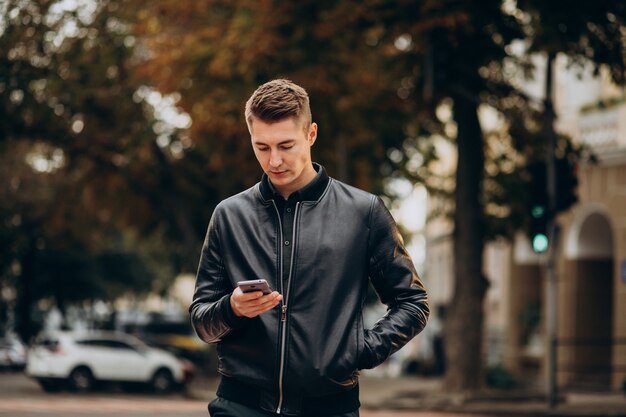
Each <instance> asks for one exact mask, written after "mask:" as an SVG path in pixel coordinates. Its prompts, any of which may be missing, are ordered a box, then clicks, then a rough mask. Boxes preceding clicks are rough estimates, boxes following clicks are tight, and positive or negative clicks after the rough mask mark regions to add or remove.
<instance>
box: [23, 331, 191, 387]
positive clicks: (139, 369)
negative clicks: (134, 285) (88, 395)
mask: <svg viewBox="0 0 626 417" xmlns="http://www.w3.org/2000/svg"><path fill="white" fill-rule="evenodd" d="M191 366H192V365H191V364H190V362H189V361H185V360H180V359H178V358H176V357H175V356H174V355H172V354H170V353H168V352H165V351H163V350H161V349H155V348H151V347H149V346H148V345H146V344H144V343H143V342H142V341H140V340H139V339H137V338H136V337H133V336H131V335H127V334H124V333H118V332H102V331H98V332H85V333H71V332H56V333H49V334H43V335H41V336H40V337H38V338H37V340H36V341H35V344H34V345H33V347H32V348H31V349H30V351H29V354H28V364H27V367H26V372H27V374H28V375H29V376H30V377H32V378H34V379H35V380H37V381H38V382H39V384H40V385H41V387H42V388H43V389H44V390H46V391H56V390H59V389H61V388H63V387H68V388H70V389H72V390H74V391H79V392H83V391H89V390H91V389H92V388H94V385H95V384H96V383H99V382H123V383H133V384H143V385H147V386H150V387H151V388H152V389H153V390H154V391H155V392H159V393H163V392H169V391H171V390H173V389H175V388H180V387H183V386H184V384H185V382H186V381H187V378H188V377H189V376H190V375H191V374H192V369H191V368H190V367H191Z"/></svg>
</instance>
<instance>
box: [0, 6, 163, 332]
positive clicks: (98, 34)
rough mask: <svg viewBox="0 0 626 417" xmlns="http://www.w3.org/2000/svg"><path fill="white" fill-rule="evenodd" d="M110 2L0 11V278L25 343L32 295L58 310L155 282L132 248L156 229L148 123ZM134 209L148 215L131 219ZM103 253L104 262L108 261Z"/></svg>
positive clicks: (151, 137) (146, 260)
mask: <svg viewBox="0 0 626 417" xmlns="http://www.w3.org/2000/svg"><path fill="white" fill-rule="evenodd" d="M116 5H118V3H117V2H115V1H109V2H100V3H98V4H97V5H96V6H95V9H90V8H89V7H90V6H89V5H87V4H85V3H81V4H76V5H74V6H75V7H76V8H75V9H70V10H66V9H64V7H67V5H66V6H64V5H62V4H60V3H59V2H53V1H43V2H34V1H8V2H5V3H3V4H2V6H1V7H2V13H1V14H0V61H1V62H2V65H1V66H0V89H2V90H3V92H4V93H3V94H2V95H1V98H0V122H1V123H2V126H3V129H2V132H0V160H2V164H1V166H2V170H3V175H2V177H3V178H4V179H6V184H7V186H6V187H3V188H2V189H1V192H2V197H1V198H0V216H1V219H2V222H1V223H0V235H1V236H2V237H3V239H2V254H1V256H0V277H1V278H2V284H1V287H2V289H3V292H2V293H3V295H4V294H9V296H7V297H6V299H5V297H3V303H11V305H12V307H14V308H16V309H17V317H16V325H17V328H18V330H19V332H20V334H21V336H22V338H23V339H24V340H28V339H29V338H30V336H32V334H33V333H34V332H35V331H36V328H35V327H34V325H33V323H32V320H33V314H32V313H33V308H34V306H35V304H36V302H37V301H38V300H41V299H46V298H48V299H54V300H55V302H56V303H57V304H58V305H59V306H60V307H61V308H63V306H64V305H65V304H66V303H70V302H71V303H77V302H81V301H84V300H93V299H112V298H115V297H117V296H119V295H120V294H122V293H125V292H133V291H135V292H138V293H141V292H145V291H146V290H148V289H150V287H152V286H154V285H155V282H154V278H155V277H158V278H160V279H161V280H163V277H159V274H158V273H155V270H158V269H153V270H149V269H148V267H147V264H148V263H150V262H154V261H151V260H150V259H149V257H148V256H146V254H145V252H146V251H145V250H144V251H143V252H141V251H138V250H137V244H136V243H129V242H133V241H136V240H137V238H136V237H135V236H137V235H138V234H139V233H137V232H138V231H145V233H144V234H143V235H144V236H146V235H150V236H151V237H154V236H155V235H157V234H158V233H160V230H161V229H163V227H161V224H162V223H160V222H158V221H155V220H154V219H155V218H156V219H158V218H159V215H157V214H154V212H155V211H156V210H158V209H159V208H161V207H163V206H159V205H156V204H155V206H156V208H155V209H154V210H152V209H151V206H150V205H149V204H147V201H149V197H152V195H151V194H150V193H149V192H148V191H146V190H150V192H153V191H152V190H153V189H158V186H156V187H155V186H154V185H153V184H152V182H151V181H154V180H153V176H151V175H150V171H151V170H154V162H153V161H154V159H153V158H154V154H155V152H154V148H155V147H156V146H155V145H154V144H155V141H154V139H155V136H156V135H155V134H154V132H152V126H153V124H154V123H155V120H154V119H152V118H151V117H150V115H149V114H147V113H146V108H145V107H147V106H145V105H144V103H143V101H142V100H136V98H137V97H136V94H135V93H136V92H137V90H138V87H139V85H137V84H135V83H134V80H132V79H131V77H130V76H129V73H128V67H129V64H128V61H129V60H130V57H131V56H132V53H131V52H132V48H130V46H129V45H130V44H131V41H132V40H130V41H129V39H128V35H127V31H126V30H125V27H124V25H123V23H122V22H121V21H120V20H119V19H116V16H115V14H114V13H113V11H114V10H115V8H116V7H117V6H116ZM153 145H154V146H153ZM153 198H155V199H156V200H157V201H158V200H159V196H157V197H153ZM142 207H148V209H147V210H144V211H143V212H142V213H141V214H139V213H137V210H141V209H142ZM163 210H164V211H165V208H163ZM5 237H6V239H5ZM172 252H173V251H172ZM174 253H175V252H174ZM111 258H114V259H116V261H115V262H112V263H113V265H111V264H110V262H105V260H106V259H111ZM112 266H115V267H117V269H115V270H112V269H111V267H112ZM161 270H163V271H168V269H167V268H161ZM116 278H117V279H119V281H118V280H116ZM167 279H168V280H171V274H170V276H168V277H167ZM4 290H6V291H4ZM13 290H16V291H13Z"/></svg>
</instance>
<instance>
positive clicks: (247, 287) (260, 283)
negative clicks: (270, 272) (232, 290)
mask: <svg viewBox="0 0 626 417" xmlns="http://www.w3.org/2000/svg"><path fill="white" fill-rule="evenodd" d="M237 285H238V286H239V288H241V291H243V292H253V291H261V292H262V293H263V294H269V293H271V292H272V289H271V288H270V286H269V284H268V283H267V281H266V280H264V279H253V280H250V281H239V282H238V283H237Z"/></svg>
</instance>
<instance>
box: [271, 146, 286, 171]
mask: <svg viewBox="0 0 626 417" xmlns="http://www.w3.org/2000/svg"><path fill="white" fill-rule="evenodd" d="M282 163H283V158H282V157H281V156H280V152H279V151H278V150H272V151H271V153H270V166H271V167H272V168H278V167H279V166H281V164H282Z"/></svg>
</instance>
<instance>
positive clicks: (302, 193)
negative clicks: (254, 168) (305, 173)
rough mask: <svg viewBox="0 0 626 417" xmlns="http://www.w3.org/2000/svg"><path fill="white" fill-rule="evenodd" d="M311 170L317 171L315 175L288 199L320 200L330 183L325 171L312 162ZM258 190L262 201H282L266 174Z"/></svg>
mask: <svg viewBox="0 0 626 417" xmlns="http://www.w3.org/2000/svg"><path fill="white" fill-rule="evenodd" d="M313 168H314V169H315V171H317V175H316V176H315V178H314V179H313V181H311V182H310V183H308V184H307V185H305V186H304V187H302V188H301V189H299V190H298V191H296V192H294V193H293V194H292V195H291V196H289V199H290V200H291V199H295V200H296V201H317V200H319V199H320V197H321V196H322V194H323V193H324V190H326V186H327V185H328V182H329V181H330V178H329V176H328V174H326V170H325V169H324V167H323V166H321V165H320V164H318V163H316V162H313ZM259 189H260V191H261V196H262V197H263V199H264V200H272V199H283V197H282V196H281V195H280V193H279V192H278V191H277V190H276V188H274V186H273V185H272V182H271V181H270V179H269V177H268V176H267V174H265V173H264V174H263V177H262V178H261V182H260V184H259Z"/></svg>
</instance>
